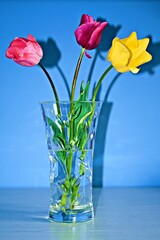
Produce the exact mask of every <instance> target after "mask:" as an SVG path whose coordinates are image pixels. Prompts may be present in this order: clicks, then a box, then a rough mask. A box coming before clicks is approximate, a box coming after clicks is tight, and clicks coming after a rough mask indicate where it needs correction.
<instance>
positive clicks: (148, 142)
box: [0, 0, 160, 187]
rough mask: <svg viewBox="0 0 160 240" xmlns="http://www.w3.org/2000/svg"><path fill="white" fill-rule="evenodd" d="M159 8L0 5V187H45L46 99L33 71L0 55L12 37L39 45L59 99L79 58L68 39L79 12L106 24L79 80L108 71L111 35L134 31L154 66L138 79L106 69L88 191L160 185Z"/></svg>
mask: <svg viewBox="0 0 160 240" xmlns="http://www.w3.org/2000/svg"><path fill="white" fill-rule="evenodd" d="M159 10H160V2H159V1H107V0H106V1H98V0H97V1H95V0H94V1H93V0H92V1H89V0H88V1H87V0H85V1H7V0H6V1H0V26H1V38H0V44H1V47H0V72H1V79H0V89H1V93H0V109H1V118H0V187H22V186H25V187H32V186H33V187H37V186H38V187H44V186H49V163H48V157H47V147H46V141H45V132H44V125H43V121H42V117H41V111H40V107H39V104H38V103H39V102H40V101H43V100H52V91H51V89H50V86H49V84H48V82H47V80H46V78H45V76H44V75H43V73H42V72H41V70H40V68H38V67H37V66H36V67H33V68H27V67H23V66H20V65H18V64H16V63H14V62H12V61H11V60H9V59H7V58H5V50H6V49H7V47H8V45H9V43H10V42H11V40H13V38H14V37H16V36H23V37H26V36H27V34H28V33H31V34H33V35H34V36H35V37H36V38H37V40H38V41H40V42H41V44H42V45H43V47H45V48H46V47H47V46H48V47H49V50H47V51H48V53H50V54H48V55H47V58H46V60H45V64H46V66H48V71H49V72H50V74H51V75H52V76H54V81H55V84H56V86H57V89H58V92H59V95H60V98H61V99H62V100H66V99H67V98H68V95H67V91H66V89H65V81H64V80H65V79H67V82H68V84H69V86H71V81H72V77H73V71H74V68H75V64H76V61H77V58H78V56H79V52H80V47H79V46H78V45H77V43H76V41H75V37H74V34H73V33H74V30H75V29H76V28H77V26H78V25H79V21H80V17H81V14H83V13H88V14H89V15H92V16H93V17H94V18H95V19H96V18H104V19H106V20H107V21H108V22H109V24H110V25H109V27H108V30H107V29H106V32H105V34H106V35H105V36H104V39H105V41H106V45H104V46H102V45H101V49H100V50H101V51H100V54H99V53H98V52H97V51H95V50H93V51H90V52H89V54H91V55H92V56H93V58H92V60H90V59H87V58H85V59H84V61H83V64H82V67H81V73H80V75H79V82H81V80H82V79H85V80H87V79H88V75H89V74H90V76H91V77H92V78H91V79H92V84H93V83H94V82H95V81H97V80H98V78H99V76H100V75H101V73H102V71H104V70H105V69H106V67H107V66H109V63H108V62H107V61H106V60H105V57H106V54H107V50H108V48H109V46H110V42H111V38H112V37H113V36H115V35H117V36H118V37H120V38H124V37H126V36H128V35H129V34H130V33H131V32H132V31H136V32H137V33H138V37H139V38H144V37H146V36H150V38H151V43H150V46H149V48H148V51H150V52H151V53H152V54H153V61H152V62H151V63H148V64H146V65H145V66H144V67H143V68H142V70H141V72H140V73H139V74H137V75H133V74H131V73H124V74H121V75H119V74H118V75H117V72H116V71H115V70H112V71H111V72H110V73H109V75H108V77H107V78H106V79H105V81H104V82H103V85H102V88H101V93H100V96H99V98H100V99H101V100H104V104H103V107H102V114H101V117H100V121H99V132H98V134H97V142H98V144H97V146H96V149H95V160H94V185H95V186H101V185H102V184H103V186H159V185H160V140H159V135H160V106H159V105H160V77H159V76H160V30H159V29H160V28H159V23H160V15H159ZM103 43H104V41H103ZM52 47H53V48H54V52H53V55H52ZM103 47H104V48H103ZM103 58H104V59H103ZM93 60H95V66H93V65H92V61H93ZM91 67H93V69H92V71H91ZM62 75H63V76H62ZM78 85H79V84H78ZM77 89H79V87H78V86H77ZM77 94H78V92H77V93H76V95H77Z"/></svg>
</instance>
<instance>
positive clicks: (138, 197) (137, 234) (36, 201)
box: [0, 188, 160, 240]
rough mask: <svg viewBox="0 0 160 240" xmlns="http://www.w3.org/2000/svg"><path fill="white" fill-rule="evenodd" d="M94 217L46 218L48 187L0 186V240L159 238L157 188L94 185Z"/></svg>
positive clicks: (159, 217)
mask: <svg viewBox="0 0 160 240" xmlns="http://www.w3.org/2000/svg"><path fill="white" fill-rule="evenodd" d="M93 199H94V210H95V219H94V220H93V221H90V222H86V223H78V224H76V223H74V224H72V223H69V224H68V223H53V222H50V221H49V220H48V206H49V189H0V240H8V239H10V240H19V239H21V240H32V239H34V240H35V239H38V240H41V239H43V240H51V239H53V240H61V239H63V240H73V239H74V240H81V239H83V240H85V239H87V240H95V239H96V240H103V239H104V240H121V239H125V240H143V239H144V240H152V239H153V240H160V188H95V189H94V190H93Z"/></svg>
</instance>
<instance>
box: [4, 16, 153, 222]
mask: <svg viewBox="0 0 160 240" xmlns="http://www.w3.org/2000/svg"><path fill="white" fill-rule="evenodd" d="M106 26H107V22H97V21H95V20H93V18H92V17H91V16H88V15H87V14H83V15H82V18H81V22H80V25H79V27H78V28H77V29H76V30H75V37H76V40H77V43H78V44H79V45H80V46H81V47H82V48H81V53H80V56H79V59H78V62H77V65H76V69H75V73H74V76H73V82H72V88H71V97H70V101H60V100H59V96H58V93H57V90H56V87H55V84H54V82H53V80H52V78H51V77H50V75H49V73H48V72H47V70H46V69H45V68H44V66H43V65H42V63H41V62H40V60H41V59H42V57H43V51H42V48H41V46H40V45H39V44H38V42H37V41H36V39H35V38H34V37H33V36H32V35H28V38H20V37H18V38H15V39H14V40H13V41H12V42H11V44H10V46H9V48H8V49H7V51H6V56H7V57H8V58H10V59H13V60H14V61H15V62H16V63H18V64H20V65H23V66H35V65H39V66H40V67H41V69H42V70H43V72H44V73H45V74H46V76H47V78H48V80H49V83H50V85H51V87H52V90H53V93H54V98H55V99H54V101H46V102H43V103H41V109H42V114H43V119H44V122H45V129H46V137H47V145H48V153H49V160H50V186H51V198H50V209H49V216H50V219H51V220H53V221H57V222H81V221H88V220H91V219H93V217H94V212H93V203H92V163H93V152H94V142H95V134H96V127H97V121H98V116H99V113H100V107H101V103H100V102H98V101H96V96H97V93H98V91H99V88H100V86H101V83H102V81H103V80H104V78H105V77H106V75H107V73H108V72H109V71H110V70H111V69H112V68H115V69H116V70H117V71H118V72H120V73H122V72H128V71H131V72H132V73H137V72H138V71H139V68H137V67H138V66H139V65H141V64H143V63H145V62H148V61H150V60H151V58H152V57H151V55H150V54H149V53H148V52H147V51H146V48H147V46H148V44H149V39H148V38H144V39H141V40H138V39H137V35H136V32H133V33H131V35H130V36H129V37H127V38H124V39H119V38H117V37H116V38H114V39H113V41H112V46H111V48H110V50H109V52H108V57H107V58H108V61H109V62H111V65H110V66H109V67H108V68H107V69H106V70H105V71H104V72H103V74H102V75H101V77H100V78H99V80H98V81H96V84H95V88H94V91H93V95H92V98H91V99H89V98H88V93H89V88H90V81H87V82H86V83H84V81H82V83H81V87H80V91H79V97H78V99H76V100H75V88H76V83H77V80H78V73H79V70H80V66H81V62H82V59H83V57H84V55H85V56H86V57H88V58H91V56H90V55H89V54H88V50H92V49H95V48H96V47H97V46H98V44H99V43H100V40H101V35H102V32H103V30H104V29H105V27H106Z"/></svg>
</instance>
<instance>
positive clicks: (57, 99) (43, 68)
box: [38, 63, 61, 117]
mask: <svg viewBox="0 0 160 240" xmlns="http://www.w3.org/2000/svg"><path fill="white" fill-rule="evenodd" d="M38 65H39V66H40V67H41V69H42V70H43V72H44V73H45V74H46V76H47V78H48V80H49V82H50V85H51V87H52V90H53V93H54V96H55V99H56V105H57V110H58V116H59V117H60V116H61V111H60V105H59V98H58V94H57V91H56V88H55V85H54V83H53V81H52V78H51V77H50V75H49V73H48V72H47V70H46V69H45V67H44V66H43V65H42V64H41V63H39V64H38Z"/></svg>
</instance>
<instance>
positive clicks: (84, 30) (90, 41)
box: [75, 14, 107, 50]
mask: <svg viewBox="0 0 160 240" xmlns="http://www.w3.org/2000/svg"><path fill="white" fill-rule="evenodd" d="M106 25H107V22H102V23H101V22H97V21H95V20H93V18H92V17H91V16H88V15H87V14H83V15H82V18H81V23H80V26H79V27H78V28H77V29H76V31H75V36H76V40H77V42H78V44H79V45H81V46H82V47H83V48H85V49H87V50H91V49H94V48H96V47H97V46H98V44H99V43H100V40H101V35H102V32H103V30H104V28H105V27H106Z"/></svg>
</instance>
